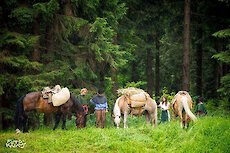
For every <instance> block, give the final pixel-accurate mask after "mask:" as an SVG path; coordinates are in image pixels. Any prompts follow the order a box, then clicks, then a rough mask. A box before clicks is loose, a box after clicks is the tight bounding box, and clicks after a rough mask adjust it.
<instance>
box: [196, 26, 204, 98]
mask: <svg viewBox="0 0 230 153" xmlns="http://www.w3.org/2000/svg"><path fill="white" fill-rule="evenodd" d="M202 33H203V30H202V25H201V24H199V25H198V29H197V39H198V43H197V46H196V64H197V68H196V94H197V95H199V96H202V94H203V93H202V89H203V86H202V80H203V73H202V72H203V71H202V65H203V64H202V61H203V50H202Z"/></svg>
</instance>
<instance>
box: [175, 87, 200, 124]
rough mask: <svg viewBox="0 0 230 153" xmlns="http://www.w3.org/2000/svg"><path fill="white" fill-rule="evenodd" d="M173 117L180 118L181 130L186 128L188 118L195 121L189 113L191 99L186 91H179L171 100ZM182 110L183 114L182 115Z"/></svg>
mask: <svg viewBox="0 0 230 153" xmlns="http://www.w3.org/2000/svg"><path fill="white" fill-rule="evenodd" d="M172 108H173V117H174V119H175V118H176V116H179V117H180V126H181V128H183V127H185V128H187V127H188V124H189V122H190V118H191V119H192V120H193V121H196V120H197V118H196V116H195V115H194V114H193V113H192V112H191V109H192V98H191V96H190V95H189V93H188V92H187V91H179V92H178V93H177V94H176V95H175V96H174V98H173V99H172ZM183 110H185V114H184V115H183V112H182V111H183Z"/></svg>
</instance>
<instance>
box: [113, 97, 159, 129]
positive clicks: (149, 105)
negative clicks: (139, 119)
mask: <svg viewBox="0 0 230 153" xmlns="http://www.w3.org/2000/svg"><path fill="white" fill-rule="evenodd" d="M128 101H129V99H128V98H127V97H126V96H124V95H122V96H121V97H119V98H118V99H117V100H116V102H115V105H114V109H113V117H114V123H115V124H116V127H117V128H119V127H120V122H121V116H122V115H123V117H124V128H128V125H127V117H128V114H129V113H130V111H131V110H132V109H138V112H139V113H141V114H142V113H143V112H144V111H146V113H145V115H146V120H147V121H149V122H150V121H151V123H152V125H153V127H156V126H157V104H156V102H155V100H153V99H152V98H150V97H148V98H147V99H146V101H145V105H144V106H143V107H138V108H132V107H131V106H130V105H129V104H128V103H129V102H128Z"/></svg>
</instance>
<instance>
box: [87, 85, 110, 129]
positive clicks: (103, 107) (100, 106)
mask: <svg viewBox="0 0 230 153" xmlns="http://www.w3.org/2000/svg"><path fill="white" fill-rule="evenodd" d="M103 93H104V91H103V89H99V90H98V92H97V94H96V95H95V96H94V97H93V98H92V99H90V102H91V103H92V104H94V105H95V108H94V109H95V114H96V127H97V128H99V127H100V126H101V128H104V127H105V119H106V111H107V109H108V103H107V98H106V97H105V95H104V94H103Z"/></svg>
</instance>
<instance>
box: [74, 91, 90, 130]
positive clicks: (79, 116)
mask: <svg viewBox="0 0 230 153" xmlns="http://www.w3.org/2000/svg"><path fill="white" fill-rule="evenodd" d="M70 99H71V100H72V102H73V107H72V108H73V112H74V113H75V114H76V126H77V127H78V128H83V127H85V126H86V121H87V114H86V113H85V110H84V108H83V106H82V105H81V104H80V103H79V101H78V100H77V98H75V96H73V95H71V96H70Z"/></svg>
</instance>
